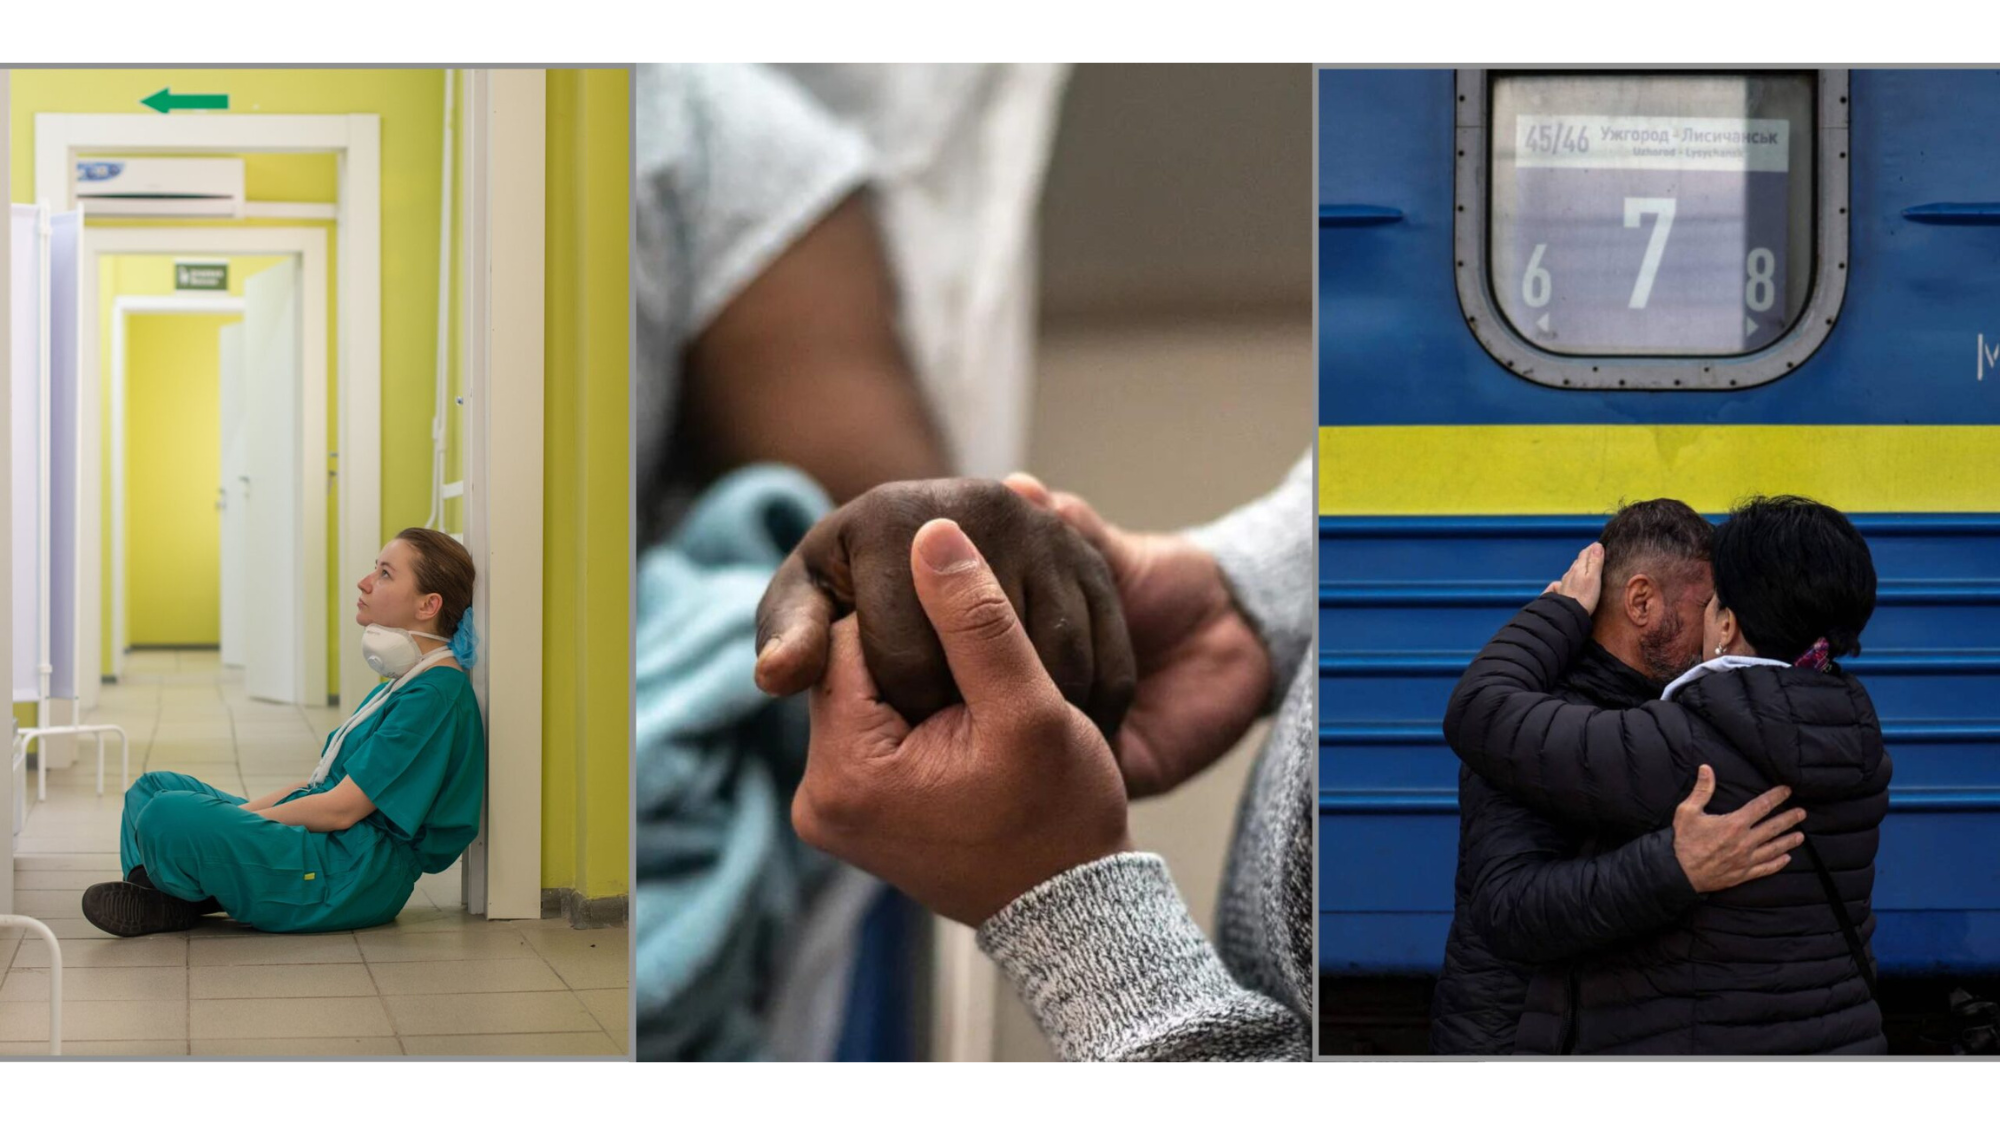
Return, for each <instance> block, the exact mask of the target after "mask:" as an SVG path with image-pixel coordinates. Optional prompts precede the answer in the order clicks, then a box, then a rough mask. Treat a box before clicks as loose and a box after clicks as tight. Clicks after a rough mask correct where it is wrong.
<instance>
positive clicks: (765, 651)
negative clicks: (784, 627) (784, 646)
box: [757, 636, 784, 660]
mask: <svg viewBox="0 0 2000 1125" xmlns="http://www.w3.org/2000/svg"><path fill="white" fill-rule="evenodd" d="M783 641H784V638H783V637H776V636H774V637H772V638H771V639H770V640H768V641H765V642H764V647H763V648H760V649H758V650H757V659H759V660H762V659H764V658H765V657H767V656H769V655H771V650H772V649H774V648H777V647H778V645H779V644H780V643H782V642H783Z"/></svg>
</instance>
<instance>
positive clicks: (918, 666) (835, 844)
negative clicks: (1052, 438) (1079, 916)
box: [757, 476, 1271, 924]
mask: <svg viewBox="0 0 2000 1125" xmlns="http://www.w3.org/2000/svg"><path fill="white" fill-rule="evenodd" d="M919 525H920V526H919ZM904 536H906V537H904ZM899 540H900V541H899ZM892 551H893V554H892V553H891V552H892ZM1041 598H1048V599H1051V600H1052V601H1053V602H1054V604H1057V605H1068V606H1072V607H1078V606H1079V603H1080V608H1073V609H1072V610H1069V611H1065V612H1056V613H1053V614H1051V613H1038V612H1037V608H1036V604H1037V600H1038V599H1041ZM843 614H844V616H843ZM1074 615H1081V616H1085V617H1087V618H1088V620H1089V622H1090V626H1089V628H1088V630H1087V636H1088V639H1089V645H1088V647H1087V648H1086V649H1084V650H1083V651H1081V652H1079V645H1078V635H1079V633H1084V632H1085V631H1084V630H1081V629H1079V628H1078V627H1076V624H1075V622H1076V620H1077V617H1076V616H1074ZM1038 623H1040V625H1041V627H1040V628H1037V624H1038ZM758 637H759V644H760V648H759V652H760V659H759V663H758V668H757V676H758V682H759V684H760V685H762V686H763V687H764V688H765V689H766V690H767V691H772V692H774V693H779V694H788V693H790V692H793V691H798V690H802V689H804V688H806V687H808V686H812V687H813V691H812V696H811V711H812V736H811V744H810V747H809V753H808V760H807V767H806V774H805V777H804V780H803V781H802V783H801V786H800V789H799V792H798V794H797V796H796V798H795V800H794V802H793V823H794V825H795V826H796V827H797V828H798V831H799V833H800V835H801V837H802V838H803V839H805V840H806V841H807V842H808V843H811V844H813V845H814V846H816V847H819V848H821V849H823V850H825V851H828V852H831V853H833V854H834V855H837V856H839V857H841V858H843V859H846V860H848V861H849V862H852V863H854V864H856V865H857V866H860V867H862V868H864V869H867V870H869V871H872V872H874V873H876V874H878V875H880V876H882V877H883V878H885V879H887V880H889V881H890V882H892V883H894V884H896V885H897V886H899V887H901V888H902V889H903V890H904V891H905V892H907V893H909V894H911V895H912V897H914V898H916V899H918V900H919V901H921V902H923V903H925V904H926V905H928V906H930V907H932V908H933V909H935V910H937V911H938V912H940V913H942V914H944V915H946V916H948V917H952V918H956V919H959V920H961V921H965V922H968V923H974V924H976V923H978V922H980V921H983V920H985V919H986V918H988V917H990V916H991V915H992V914H993V912H995V911H997V910H998V909H1000V908H1001V907H1002V906H1004V905H1005V904H1006V903H1008V902H1009V901H1011V900H1012V899H1014V898H1015V897H1017V896H1019V895H1020V894H1021V893H1023V892H1025V891H1027V890H1029V889H1031V888H1032V887H1034V886H1035V885H1036V884H1038V883H1040V882H1041V881H1043V880H1045V879H1047V878H1049V877H1051V876H1053V875H1056V874H1058V873H1060V872H1062V871H1065V870H1068V869H1069V868H1071V867H1074V866H1077V865H1079V864H1082V863H1088V862H1090V861H1091V860H1094V859H1097V858H1100V857H1102V856H1105V855H1109V854H1112V853H1114V852H1117V851H1120V850H1124V849H1126V848H1129V846H1130V843H1129V840H1128V838H1127V833H1126V800H1127V796H1128V793H1129V794H1130V795H1133V796H1138V795H1144V794H1148V793H1154V792H1160V791H1163V790H1165V789H1167V788H1171V787H1172V786H1173V785H1175V784H1178V783H1179V782H1180V781H1182V780H1185V779H1186V778H1187V777H1189V776H1192V775H1193V774H1194V773H1196V772H1198V771H1199V770H1201V769H1202V768H1204V767H1206V766H1207V765H1208V764H1210V763H1211V762H1213V761H1214V760H1215V759H1216V758H1217V757H1219V756H1220V755H1221V754H1222V753H1223V752H1225V751H1226V750H1228V748H1229V747H1230V746H1232V745H1234V744H1235V742H1236V741H1237V740H1238V739H1240V738H1241V737H1242V735H1243V733H1244V732H1245V730H1247V729H1248V727H1249V725H1250V723H1251V722H1252V721H1253V720H1254V718H1255V717H1256V715H1257V713H1258V712H1259V711H1260V710H1261V708H1262V706H1263V704H1264V702H1265V700H1266V699H1267V697H1268V696H1269V694H1270V686H1271V670H1270V662H1269V658H1268V656H1267V655H1266V653H1265V651H1264V649H1263V646H1262V644H1261V642H1259V641H1258V639H1257V637H1256V635H1255V633H1254V632H1253V631H1252V630H1251V628H1250V626H1249V624H1248V622H1247V621H1245V620H1244V618H1243V616H1242V614H1241V613H1240V612H1239V611H1238V610H1237V609H1236V608H1235V605H1234V602H1233V601H1232V600H1231V598H1230V597H1229V593H1228V590H1227V588H1226V587H1225V586H1224V584H1223V582H1222V577H1221V572H1220V570H1219V568H1217V566H1216V564H1215V560H1214V559H1213V558H1212V557H1211V556H1209V555H1208V554H1207V552H1205V551H1203V550H1201V549H1200V548H1199V547H1196V546H1195V545H1194V544H1192V543H1191V542H1189V541H1187V540H1185V539H1182V538H1178V537H1172V536H1146V535H1134V534H1131V533H1127V532H1123V531H1120V530H1118V529H1117V528H1115V527H1112V526H1111V525H1109V524H1107V523H1105V522H1104V521H1103V520H1102V519H1100V518H1098V516H1097V514H1096V512H1095V511H1093V510H1092V509H1091V508H1090V507H1089V505H1087V504H1085V503H1084V502H1083V501H1081V500H1080V499H1078V498H1076V497H1074V496H1071V495H1068V494H1052V493H1050V492H1049V491H1048V490H1047V489H1045V488H1044V487H1043V486H1042V485H1041V484H1040V482H1038V481H1035V480H1034V479H1033V478H1029V477H1025V476H1017V477H1014V478H1010V479H1009V481H1008V482H1007V483H1006V485H1005V486H1004V487H1003V486H1000V485H997V484H991V483H988V482H942V483H941V484H940V483H929V484H922V485H898V486H891V488H890V489H888V490H877V492H875V493H870V494H869V496H867V497H863V498H862V500H858V501H856V502H855V503H854V504H850V505H849V506H848V507H846V508H843V509H841V510H840V511H838V512H835V513H833V514H832V515H830V516H829V517H827V519H826V520H825V521H822V523H821V524H820V525H819V526H817V527H815V528H814V530H813V532H812V533H810V534H809V535H808V536H807V537H806V539H805V540H804V541H803V542H801V544H800V546H799V549H798V550H797V551H795V552H794V553H793V555H792V557H791V558H789V559H787V560H786V562H785V564H784V566H783V567H782V568H781V570H780V572H779V574H778V576H777V577H776V578H775V579H774V580H773V582H772V584H771V587H770V589H769V590H768V591H767V592H766V594H765V598H764V602H763V604H762V605H761V606H760V608H759V630H758ZM933 654H934V655H933ZM892 684H893V686H892ZM815 685H816V686H815ZM1121 720H1122V721H1121ZM1107 732H1110V737H1109V738H1108V739H1107V737H1106V733H1107Z"/></svg>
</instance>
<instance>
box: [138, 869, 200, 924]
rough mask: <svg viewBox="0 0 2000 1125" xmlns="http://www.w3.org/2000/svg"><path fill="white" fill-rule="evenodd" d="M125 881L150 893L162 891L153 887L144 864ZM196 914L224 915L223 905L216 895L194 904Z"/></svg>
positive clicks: (151, 878) (151, 879)
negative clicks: (216, 898) (216, 899)
mask: <svg viewBox="0 0 2000 1125" xmlns="http://www.w3.org/2000/svg"><path fill="white" fill-rule="evenodd" d="M125 881H126V882H128V883H136V884H138V885H139V886H142V887H144V888H146V889H147V890H149V891H158V890H160V888H158V887H156V886H154V885H153V877H152V876H151V875H148V874H146V865H145V864H143V863H142V864H140V865H139V866H137V867H134V868H133V869H132V873H131V874H130V875H127V876H125ZM160 893H162V894H165V893H166V892H164V891H161V892H160ZM182 901H183V902H185V901H187V900H185V899H183V900H182ZM194 912H195V913H196V914H220V913H222V904H221V903H219V902H217V901H215V896H214V895H210V896H208V897H207V898H205V899H202V900H201V901H200V902H197V903H195V904H194Z"/></svg>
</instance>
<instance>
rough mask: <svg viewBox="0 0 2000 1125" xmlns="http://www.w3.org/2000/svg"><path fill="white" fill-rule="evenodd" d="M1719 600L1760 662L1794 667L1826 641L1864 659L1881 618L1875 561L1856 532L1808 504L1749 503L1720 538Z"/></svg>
mask: <svg viewBox="0 0 2000 1125" xmlns="http://www.w3.org/2000/svg"><path fill="white" fill-rule="evenodd" d="M1713 559H1714V564H1715V600H1716V605H1717V607H1718V608H1721V609H1731V610H1735V611H1736V621H1737V623H1738V624H1739V625H1741V626H1742V628H1743V636H1744V639H1746V640H1748V641H1749V642H1750V644H1751V647H1753V648H1755V649H1756V650H1757V653H1758V655H1760V656H1766V657H1770V658H1772V659H1774V660H1784V661H1793V660H1796V659H1798V658H1799V657H1800V656H1801V655H1802V654H1804V653H1805V651H1806V650H1807V649H1809V648H1811V647H1812V646H1813V642H1814V641H1817V640H1818V639H1819V638H1821V637H1825V638H1826V644H1827V650H1828V652H1829V654H1830V655H1833V656H1846V655H1848V654H1850V653H1857V652H1860V651H1861V630H1862V629H1863V628H1864V627H1866V626H1867V624H1868V618H1869V617H1870V616H1871V615H1873V614H1874V612H1875V559H1874V557H1873V556H1872V555H1870V554H1869V552H1868V541H1867V540H1865V539H1863V538H1862V537H1861V533H1860V532H1858V531H1856V530H1854V524H1853V523H1851V522H1849V520H1848V518H1847V517H1846V516H1844V515H1841V514H1840V512H1838V511H1837V510H1835V509H1833V508H1829V507H1827V506H1826V505H1825V504H1820V503H1817V502H1815V501H1812V500H1808V499H1806V498H1804V497H1803V496H1758V497H1753V498H1752V499H1750V500H1746V501H1744V502H1743V503H1742V504H1741V505H1739V506H1738V507H1737V508H1736V510H1735V511H1733V512H1731V513H1730V514H1729V519H1728V520H1727V521H1725V522H1724V523H1723V525H1722V526H1721V527H1719V528H1716V530H1715V544H1714V548H1713Z"/></svg>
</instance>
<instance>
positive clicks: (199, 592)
mask: <svg viewBox="0 0 2000 1125" xmlns="http://www.w3.org/2000/svg"><path fill="white" fill-rule="evenodd" d="M241 320H242V317H240V316H183V315H177V314H175V315H153V316H136V315H135V316H132V317H130V318H128V319H127V321H126V325H125V346H126V363H125V408H126V420H127V429H126V434H125V438H126V445H125V448H126V457H125V557H126V560H127V563H128V567H127V575H126V597H127V599H128V600H127V602H126V613H127V625H126V639H127V640H128V641H130V643H132V644H133V645H213V644H217V643H219V642H220V640H221V637H222V609H221V605H222V598H221V586H220V574H221V564H222V549H221V535H222V513H221V512H219V511H217V510H216V507H215V488H216V481H217V480H219V479H220V478H221V475H222V425H221V405H222V394H221V384H220V380H219V379H218V376H219V374H220V372H221V364H222V348H221V342H220V339H219V337H218V332H219V331H220V330H221V328H222V326H223V325H225V324H235V323H238V322H240V321H241Z"/></svg>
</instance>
